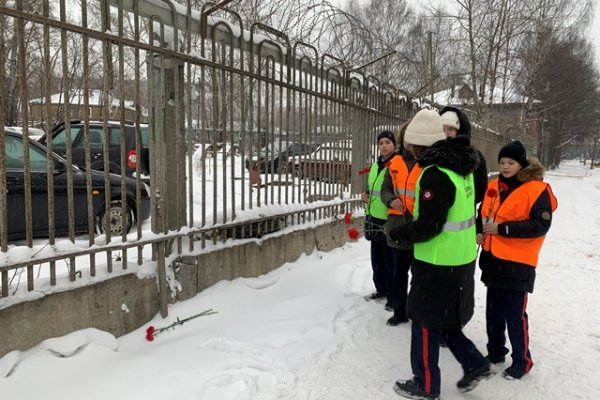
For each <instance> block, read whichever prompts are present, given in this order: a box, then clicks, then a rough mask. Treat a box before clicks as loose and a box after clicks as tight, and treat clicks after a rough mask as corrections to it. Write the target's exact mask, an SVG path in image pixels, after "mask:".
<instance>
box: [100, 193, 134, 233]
mask: <svg viewBox="0 0 600 400" xmlns="http://www.w3.org/2000/svg"><path fill="white" fill-rule="evenodd" d="M107 212H108V214H109V215H108V224H109V226H110V234H111V235H112V236H119V235H122V234H123V214H124V213H126V221H125V226H124V228H125V232H129V231H130V230H131V227H132V226H133V211H132V210H131V208H130V207H129V206H125V207H123V206H122V204H121V201H120V200H113V201H112V202H111V203H110V207H109V208H108V211H107V210H106V205H104V206H102V208H101V209H100V211H99V212H98V216H97V217H96V229H97V230H98V233H104V232H106V228H107V226H106V224H107V222H106V221H104V218H105V215H106V214H107Z"/></svg>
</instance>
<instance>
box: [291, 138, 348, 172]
mask: <svg viewBox="0 0 600 400" xmlns="http://www.w3.org/2000/svg"><path fill="white" fill-rule="evenodd" d="M351 164H352V144H351V143H350V142H349V141H346V142H339V143H338V142H334V143H323V144H322V145H321V146H320V147H319V149H318V150H316V151H315V152H314V153H312V154H310V155H308V156H306V157H299V158H295V159H293V160H290V161H289V163H288V169H289V170H290V171H291V172H292V174H293V175H294V176H295V177H297V178H308V179H316V180H322V181H328V182H348V181H349V180H350V171H351V169H352V168H351V167H352V166H351Z"/></svg>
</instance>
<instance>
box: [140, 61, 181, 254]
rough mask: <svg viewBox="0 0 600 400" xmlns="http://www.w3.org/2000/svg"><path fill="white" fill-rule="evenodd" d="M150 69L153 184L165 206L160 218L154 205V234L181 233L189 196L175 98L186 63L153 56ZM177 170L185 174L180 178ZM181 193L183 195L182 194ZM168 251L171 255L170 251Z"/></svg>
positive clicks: (176, 98)
mask: <svg viewBox="0 0 600 400" xmlns="http://www.w3.org/2000/svg"><path fill="white" fill-rule="evenodd" d="M149 68H151V69H153V71H152V72H151V73H149V74H148V76H149V77H154V80H153V81H151V82H149V83H148V88H149V89H150V91H151V94H150V96H151V97H152V103H153V105H154V106H153V107H150V121H151V124H150V129H151V134H152V137H153V140H151V143H150V157H151V159H152V162H151V174H152V175H153V179H152V184H153V186H154V188H153V189H154V190H158V191H159V192H160V195H161V199H160V200H161V204H162V207H163V208H162V210H161V213H162V214H161V215H160V218H159V217H158V216H157V215H156V212H157V205H158V204H157V203H158V202H157V201H154V204H153V205H152V231H153V232H155V233H162V232H167V231H169V230H178V229H179V228H181V227H182V226H184V225H185V215H186V213H185V210H186V209H187V198H186V197H187V196H185V187H186V186H185V157H184V155H185V124H184V113H183V110H184V104H183V101H184V97H183V96H181V95H180V96H176V93H179V94H181V93H183V82H184V75H183V64H182V63H181V62H180V61H179V60H177V59H174V58H167V57H166V56H163V55H156V57H153V58H152V59H151V60H150V65H149ZM176 84H177V86H178V90H176V87H175V86H176ZM177 103H178V104H177ZM177 127H179V131H177ZM178 135H179V138H177V136H178ZM178 145H179V149H178ZM152 167H153V168H152ZM152 169H153V170H152ZM178 169H179V171H183V172H184V173H180V174H179V175H178V173H177V171H178ZM180 191H182V193H184V195H181V193H180ZM178 193H180V194H179V195H178ZM154 200H156V199H154ZM180 210H184V212H180ZM165 251H166V253H167V254H168V253H169V249H165Z"/></svg>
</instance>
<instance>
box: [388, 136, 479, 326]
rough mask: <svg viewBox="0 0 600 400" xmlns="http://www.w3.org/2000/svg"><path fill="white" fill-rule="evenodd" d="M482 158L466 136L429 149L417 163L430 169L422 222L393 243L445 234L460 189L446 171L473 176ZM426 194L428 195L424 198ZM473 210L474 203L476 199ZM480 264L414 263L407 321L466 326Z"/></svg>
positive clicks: (402, 229) (406, 227)
mask: <svg viewBox="0 0 600 400" xmlns="http://www.w3.org/2000/svg"><path fill="white" fill-rule="evenodd" d="M477 162H478V158H477V154H476V153H475V150H474V149H473V147H471V146H470V145H469V140H468V139H467V138H465V137H463V136H457V137H456V138H453V139H446V140H442V141H439V142H437V143H435V144H434V145H433V146H431V147H429V148H428V149H427V150H426V151H425V152H424V153H423V154H422V155H421V157H420V158H419V160H418V163H419V165H420V166H421V167H423V168H425V167H427V166H429V165H433V167H431V168H429V169H428V170H427V171H425V172H424V173H423V174H422V175H421V178H420V187H421V192H420V193H421V196H420V198H419V199H416V201H418V202H419V218H418V219H416V220H414V221H412V222H408V223H406V224H403V225H401V226H399V227H397V228H395V229H393V230H392V231H391V232H390V236H391V237H392V238H393V239H394V240H398V241H404V240H410V241H412V242H413V243H418V242H426V241H428V240H430V239H432V238H434V237H435V236H437V235H439V234H440V233H441V232H442V227H443V225H444V224H445V223H446V219H447V216H448V210H449V209H450V207H452V205H453V204H454V197H455V196H456V188H455V187H454V184H453V183H452V181H451V180H450V178H449V177H448V175H446V174H445V173H444V172H443V171H441V170H439V169H438V168H437V167H442V168H447V169H450V170H452V171H455V172H456V173H458V174H459V175H461V176H467V175H469V174H471V173H473V171H474V169H475V168H476V166H477ZM425 193H427V195H424V194H425ZM473 211H475V202H474V200H473ZM474 271H475V260H473V261H472V262H469V263H467V264H465V265H460V266H441V265H434V264H430V263H427V262H424V261H419V260H414V262H413V264H412V266H411V272H412V280H411V287H410V292H409V295H408V302H407V314H408V317H409V318H410V319H411V320H412V321H413V322H415V323H416V324H417V325H419V326H421V327H427V328H430V329H454V328H462V327H463V326H464V325H465V324H466V323H467V322H468V321H469V320H470V319H471V317H472V316H473V310H474V305H475V300H474V290H475V281H474Z"/></svg>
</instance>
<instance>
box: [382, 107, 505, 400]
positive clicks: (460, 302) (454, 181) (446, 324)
mask: <svg viewBox="0 0 600 400" xmlns="http://www.w3.org/2000/svg"><path fill="white" fill-rule="evenodd" d="M404 138H405V141H406V142H408V143H409V144H411V145H412V148H413V153H414V155H415V157H416V158H417V162H418V165H419V167H420V168H422V169H423V170H422V172H421V175H420V176H419V178H418V181H417V185H416V189H415V206H414V213H413V216H414V219H413V220H412V221H410V222H407V223H405V224H402V225H400V226H397V227H395V228H393V229H391V230H390V232H389V233H388V234H389V235H390V237H391V238H393V239H394V240H397V241H399V242H403V241H410V242H412V243H413V250H414V261H413V263H412V265H411V273H412V280H411V287H410V292H409V294H408V301H407V306H406V311H407V316H408V318H409V319H410V320H411V321H412V338H411V354H410V356H411V367H412V372H413V377H412V379H408V380H398V381H397V382H396V384H395V385H394V390H395V391H396V392H397V393H398V394H400V395H401V396H404V397H408V398H420V399H438V398H439V395H440V389H441V374H440V369H439V367H438V362H439V353H440V342H441V341H442V340H443V341H445V343H446V345H447V346H448V348H449V349H450V351H451V352H452V354H453V355H454V357H455V358H456V359H457V361H458V362H459V363H460V364H461V366H462V368H463V371H464V375H463V377H462V379H460V380H459V381H458V382H457V386H458V389H459V390H460V391H461V392H468V391H470V390H472V389H473V388H475V386H477V384H478V383H479V381H481V380H482V379H483V378H489V377H491V376H492V375H493V374H494V372H493V370H492V369H491V368H490V363H489V361H488V360H487V359H486V358H485V357H484V356H483V355H482V354H481V353H480V352H479V350H477V348H476V347H475V345H474V344H473V343H472V342H471V341H470V340H469V339H468V338H467V337H466V336H465V335H464V333H463V331H462V328H463V326H465V325H466V323H467V322H468V321H469V320H470V319H471V317H472V316H473V312H474V304H475V301H474V290H475V281H474V274H475V259H476V258H477V243H476V230H475V187H474V179H473V171H474V170H475V168H476V166H477V163H478V158H477V154H476V153H475V150H474V149H473V147H471V146H470V144H469V140H468V138H467V137H464V136H457V137H455V138H448V139H446V135H444V131H443V125H442V119H441V118H440V115H439V114H438V113H437V112H435V111H431V110H421V111H419V112H418V113H417V114H416V115H415V116H414V117H413V119H412V121H411V123H410V124H409V125H408V127H407V129H406V134H405V137H404Z"/></svg>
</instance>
